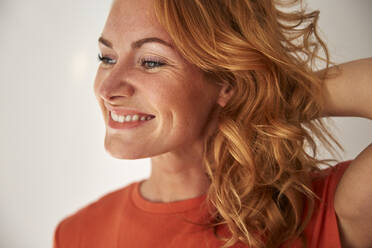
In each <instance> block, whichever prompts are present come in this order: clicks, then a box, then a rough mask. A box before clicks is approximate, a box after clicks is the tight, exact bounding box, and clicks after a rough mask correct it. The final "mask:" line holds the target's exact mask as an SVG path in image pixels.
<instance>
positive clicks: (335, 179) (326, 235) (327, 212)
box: [305, 160, 352, 247]
mask: <svg viewBox="0 0 372 248" xmlns="http://www.w3.org/2000/svg"><path fill="white" fill-rule="evenodd" d="M351 162H352V160H347V161H343V162H340V163H338V164H336V165H334V166H331V167H329V168H326V169H322V170H321V171H320V172H319V173H316V174H314V175H313V177H312V178H313V180H312V187H313V188H312V190H313V192H314V193H315V194H316V195H317V197H319V199H315V202H314V204H315V205H314V209H313V213H312V216H311V220H310V222H309V223H308V224H307V226H306V228H305V234H306V237H307V239H308V242H309V245H310V247H340V237H339V230H338V226H337V219H336V213H335V210H334V204H333V200H334V196H335V191H336V188H337V185H338V183H339V181H340V179H341V178H342V176H343V174H344V173H345V171H346V170H347V168H348V167H349V165H350V163H351Z"/></svg>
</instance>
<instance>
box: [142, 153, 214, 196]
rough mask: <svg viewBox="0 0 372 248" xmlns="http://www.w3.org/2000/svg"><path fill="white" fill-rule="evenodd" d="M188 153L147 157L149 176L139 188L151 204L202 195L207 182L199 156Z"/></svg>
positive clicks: (206, 188) (207, 185)
mask: <svg viewBox="0 0 372 248" xmlns="http://www.w3.org/2000/svg"><path fill="white" fill-rule="evenodd" d="M181 154H186V153H185V152H183V153H181ZM188 154H189V155H187V156H179V155H176V154H174V153H167V154H162V155H160V156H157V157H153V158H151V175H150V177H149V178H148V179H147V180H146V181H144V182H143V183H142V185H141V187H140V192H141V194H142V196H143V197H144V198H145V199H147V200H149V201H153V202H173V201H181V200H186V199H190V198H194V197H197V196H200V195H203V194H205V193H206V192H207V190H208V187H209V184H210V183H209V179H208V177H207V175H206V174H205V172H204V167H203V164H202V160H201V156H200V154H199V156H198V155H197V154H193V155H194V156H191V155H190V153H188ZM190 158H194V159H190Z"/></svg>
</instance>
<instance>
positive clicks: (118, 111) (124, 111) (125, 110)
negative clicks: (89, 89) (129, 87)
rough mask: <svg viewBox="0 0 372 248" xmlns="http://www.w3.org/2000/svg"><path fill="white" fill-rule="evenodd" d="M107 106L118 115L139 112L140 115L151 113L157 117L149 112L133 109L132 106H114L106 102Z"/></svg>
mask: <svg viewBox="0 0 372 248" xmlns="http://www.w3.org/2000/svg"><path fill="white" fill-rule="evenodd" d="M105 107H106V108H107V109H108V110H109V111H110V112H114V113H115V114H117V115H134V114H138V115H150V116H152V117H155V116H154V115H152V114H147V113H144V112H141V111H138V110H135V109H131V108H123V107H121V108H119V107H112V106H110V105H108V104H106V103H105Z"/></svg>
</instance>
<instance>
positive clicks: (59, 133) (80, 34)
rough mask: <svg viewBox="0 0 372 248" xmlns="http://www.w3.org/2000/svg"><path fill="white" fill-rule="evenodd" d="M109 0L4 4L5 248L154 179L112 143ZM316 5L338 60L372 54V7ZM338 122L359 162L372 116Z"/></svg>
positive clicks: (36, 247) (43, 243) (0, 39)
mask: <svg viewBox="0 0 372 248" xmlns="http://www.w3.org/2000/svg"><path fill="white" fill-rule="evenodd" d="M133 1H134V0H133ZM110 4H111V1H101V0H100V1H98V0H64V1H56V0H54V1H53V0H34V1H26V0H0V30H1V33H0V47H1V60H0V61H1V62H0V63H1V64H0V72H1V74H0V75H1V84H0V106H1V117H0V118H1V119H0V120H1V121H0V125H1V126H0V152H1V153H0V166H1V167H0V247H1V248H16V247H17V248H21V247H22V248H23V247H25V248H41V247H51V245H52V236H53V232H54V228H55V226H56V225H57V223H58V222H59V221H60V220H61V219H62V218H64V217H65V216H67V215H68V214H71V213H73V212H74V211H76V210H78V209H79V208H81V207H83V206H85V205H86V204H88V203H89V202H92V201H93V200H96V199H97V198H99V197H100V196H102V195H103V194H105V193H107V192H109V191H111V190H114V189H117V188H119V187H123V186H125V185H127V184H128V183H130V182H132V181H135V180H138V179H140V178H144V177H147V176H148V175H149V172H150V168H149V165H150V161H149V159H142V160H118V159H114V158H111V157H110V156H109V155H108V154H107V153H106V152H105V151H104V147H103V140H104V133H105V127H104V123H103V118H102V116H101V111H100V109H99V106H98V104H97V103H96V99H95V97H94V93H93V80H94V77H95V72H96V68H97V65H98V62H97V59H96V57H97V53H98V48H97V38H98V37H99V35H100V33H101V31H102V28H103V25H104V22H105V19H106V17H107V14H108V11H109V7H110ZM309 6H310V7H311V8H312V9H320V11H321V15H320V27H321V29H322V31H323V33H324V34H323V37H324V38H325V39H326V41H327V42H328V45H329V48H330V50H331V54H332V58H333V60H334V61H336V62H337V63H341V62H344V61H348V60H353V59H358V58H363V57H371V56H372V48H371V44H372V31H371V23H372V16H371V15H370V11H371V10H372V1H370V0H359V1H349V0H327V1H322V0H312V1H311V3H310V4H309ZM331 119H332V120H334V121H335V123H336V128H334V129H333V130H332V131H333V132H334V134H335V135H336V136H337V137H338V138H339V140H340V142H341V144H342V145H343V146H344V148H345V150H346V153H344V154H342V157H340V158H339V159H341V160H348V159H352V158H354V157H355V156H356V155H357V154H358V153H359V152H361V151H362V150H363V149H364V148H365V147H366V146H367V145H368V144H369V143H370V142H371V138H372V123H371V121H369V120H368V119H362V118H350V117H347V118H345V117H336V118H331Z"/></svg>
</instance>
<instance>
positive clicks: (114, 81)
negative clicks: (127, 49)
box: [98, 68, 135, 101]
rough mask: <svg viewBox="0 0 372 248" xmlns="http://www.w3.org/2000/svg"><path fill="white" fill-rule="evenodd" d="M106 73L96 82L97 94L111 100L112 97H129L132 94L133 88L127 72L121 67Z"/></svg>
mask: <svg viewBox="0 0 372 248" xmlns="http://www.w3.org/2000/svg"><path fill="white" fill-rule="evenodd" d="M106 73H107V75H106V77H104V78H103V79H102V82H98V84H99V88H98V94H99V95H100V96H101V97H102V98H103V99H104V100H106V101H111V100H112V99H114V98H119V97H125V98H127V97H130V96H132V95H133V94H134V92H135V89H134V87H133V85H132V84H131V82H130V81H131V79H130V77H129V73H128V72H126V71H125V69H123V68H120V69H119V68H118V69H112V70H111V71H110V72H106Z"/></svg>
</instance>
